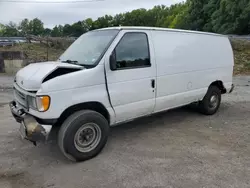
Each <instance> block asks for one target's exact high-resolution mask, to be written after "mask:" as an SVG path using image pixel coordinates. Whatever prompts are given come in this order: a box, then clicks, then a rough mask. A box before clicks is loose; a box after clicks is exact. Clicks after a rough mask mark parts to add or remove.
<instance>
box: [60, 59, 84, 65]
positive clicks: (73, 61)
mask: <svg viewBox="0 0 250 188" xmlns="http://www.w3.org/2000/svg"><path fill="white" fill-rule="evenodd" d="M62 62H63V63H70V64H74V65H80V64H79V63H78V61H75V60H70V59H68V60H66V61H62Z"/></svg>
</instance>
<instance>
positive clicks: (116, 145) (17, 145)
mask: <svg viewBox="0 0 250 188" xmlns="http://www.w3.org/2000/svg"><path fill="white" fill-rule="evenodd" d="M234 82H235V84H236V90H235V91H234V92H233V93H232V94H230V95H225V96H223V102H222V105H221V108H220V110H219V112H218V113H217V114H216V115H214V116H210V117H209V116H203V115H201V114H199V113H196V112H195V111H193V110H190V109H187V108H180V109H176V110H172V111H169V112H164V113H161V114H157V115H155V116H153V117H147V118H143V119H140V120H137V121H135V122H132V123H127V124H125V125H121V126H119V127H115V128H112V131H111V135H110V139H109V141H108V143H107V145H106V147H105V148H104V150H103V152H102V153H101V154H100V155H98V156H97V157H96V158H94V159H92V160H89V161H86V162H82V163H73V162H69V161H67V160H66V159H65V158H64V157H63V156H62V155H61V153H60V151H59V149H58V147H57V144H56V140H51V141H50V142H49V143H47V144H39V145H38V146H37V147H35V146H33V145H32V144H30V143H29V142H28V141H25V140H22V139H21V138H20V136H19V133H18V125H17V123H16V122H15V121H14V119H13V118H12V117H11V114H10V111H9V108H8V106H7V105H6V103H7V102H8V101H9V100H10V99H11V98H12V94H11V90H3V89H2V90H1V91H0V188H11V187H12V188H47V187H48V188H88V187H104V188H120V187H128V188H142V187H144V188H146V187H147V188H149V187H154V188H160V187H162V188H179V187H180V188H182V187H183V188H186V187H188V188H189V187H190V188H196V187H197V188H201V187H204V188H207V187H209V188H213V187H225V188H230V187H234V188H235V187H237V188H243V187H250V145H249V143H250V77H246V76H244V77H237V78H235V81H234Z"/></svg>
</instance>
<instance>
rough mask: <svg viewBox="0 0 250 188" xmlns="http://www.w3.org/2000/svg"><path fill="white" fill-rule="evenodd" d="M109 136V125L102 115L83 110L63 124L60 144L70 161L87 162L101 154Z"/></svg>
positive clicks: (59, 137)
mask: <svg viewBox="0 0 250 188" xmlns="http://www.w3.org/2000/svg"><path fill="white" fill-rule="evenodd" d="M108 134H109V124H108V122H107V120H106V119H105V118H104V117H103V116H102V115H101V114H99V113H97V112H95V111H91V110H83V111H79V112H76V113H74V114H72V115H71V116H70V117H68V118H67V119H66V121H65V122H64V123H63V125H62V127H61V128H60V131H59V135H58V144H59V147H60V149H61V151H62V152H63V154H64V155H65V156H66V157H67V158H68V159H70V160H74V161H85V160H88V159H91V158H93V157H95V156H96V155H98V154H99V153H100V152H101V150H102V149H103V147H104V146H105V144H106V142H107V139H108Z"/></svg>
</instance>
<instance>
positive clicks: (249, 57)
mask: <svg viewBox="0 0 250 188" xmlns="http://www.w3.org/2000/svg"><path fill="white" fill-rule="evenodd" d="M231 44H232V47H233V51H234V63H235V67H234V74H235V75H238V74H243V75H244V74H250V41H249V40H242V39H231Z"/></svg>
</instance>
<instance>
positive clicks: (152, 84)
mask: <svg viewBox="0 0 250 188" xmlns="http://www.w3.org/2000/svg"><path fill="white" fill-rule="evenodd" d="M151 87H152V88H153V89H154V88H155V79H152V80H151Z"/></svg>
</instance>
